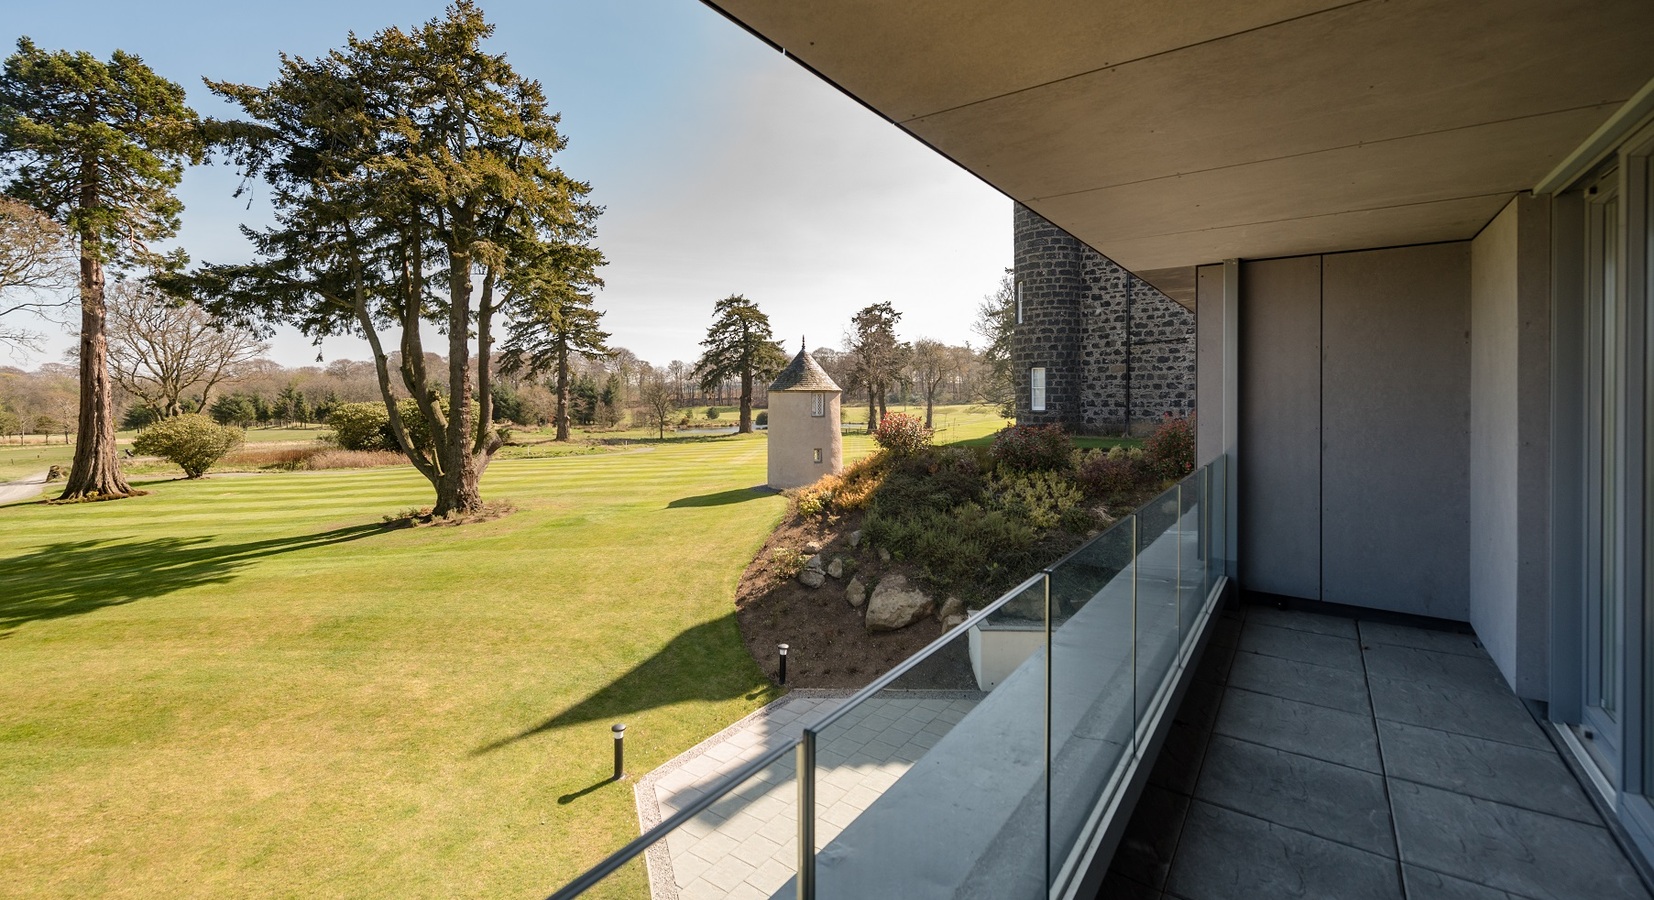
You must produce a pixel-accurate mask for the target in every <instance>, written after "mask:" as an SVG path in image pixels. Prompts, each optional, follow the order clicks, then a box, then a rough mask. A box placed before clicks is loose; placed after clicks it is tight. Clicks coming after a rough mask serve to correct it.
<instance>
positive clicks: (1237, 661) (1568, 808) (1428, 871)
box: [1101, 606, 1648, 900]
mask: <svg viewBox="0 0 1654 900" xmlns="http://www.w3.org/2000/svg"><path fill="white" fill-rule="evenodd" d="M1214 627H1215V628H1216V631H1215V632H1214V633H1213V636H1212V643H1211V645H1210V646H1209V647H1208V648H1207V651H1206V656H1205V658H1204V659H1203V660H1202V663H1201V668H1200V669H1199V670H1197V672H1198V674H1197V676H1196V681H1195V682H1194V684H1193V685H1192V686H1191V688H1190V690H1189V695H1188V697H1187V698H1186V699H1185V700H1184V703H1183V705H1182V707H1181V709H1180V710H1179V712H1178V715H1177V719H1176V721H1175V722H1174V724H1173V726H1172V731H1171V732H1170V734H1169V735H1168V737H1167V739H1166V744H1165V747H1164V749H1163V750H1162V751H1161V754H1160V758H1159V759H1158V761H1157V763H1156V765H1155V768H1154V770H1153V771H1152V774H1151V775H1150V780H1149V784H1148V786H1147V787H1146V788H1145V789H1144V793H1143V797H1142V799H1141V800H1140V801H1139V802H1138V804H1137V808H1136V809H1135V811H1134V813H1133V816H1132V819H1131V822H1130V824H1129V825H1128V826H1127V830H1126V833H1125V835H1124V837H1123V838H1122V840H1121V843H1120V847H1119V849H1118V850H1117V851H1116V852H1115V855H1114V860H1113V863H1112V866H1111V869H1110V873H1109V879H1108V880H1107V881H1106V882H1105V883H1104V886H1103V891H1102V894H1101V896H1102V897H1106V898H1111V900H1151V898H1152V900H1160V898H1180V900H1220V898H1221V900H1231V898H1247V897H1269V898H1293V897H1338V898H1351V900H1358V898H1374V900H1379V898H1385V900H1388V898H1403V897H1406V898H1432V900H1434V898H1463V900H1508V898H1536V900H1537V898H1581V900H1586V898H1589V900H1608V898H1639V900H1646V898H1647V897H1648V894H1647V893H1646V892H1645V891H1644V889H1643V885H1642V882H1641V881H1640V879H1639V878H1638V877H1637V874H1636V872H1635V870H1634V869H1633V868H1632V866H1631V863H1630V862H1629V861H1628V860H1627V858H1626V856H1625V854H1624V853H1623V851H1622V850H1621V849H1620V847H1619V845H1618V844H1617V843H1616V842H1615V840H1614V838H1613V836H1612V835H1611V834H1610V832H1609V831H1608V829H1607V828H1606V827H1604V824H1603V821H1602V818H1601V817H1600V816H1599V815H1598V813H1597V811H1596V809H1595V807H1593V806H1592V804H1591V802H1590V801H1589V800H1588V799H1587V796H1586V794H1585V791H1584V788H1583V787H1582V786H1581V784H1580V782H1579V781H1578V779H1576V778H1575V777H1574V775H1573V773H1572V772H1571V771H1570V770H1569V768H1568V767H1567V765H1566V764H1565V763H1564V762H1563V760H1562V759H1561V757H1560V756H1559V755H1558V754H1557V751H1556V749H1555V747H1554V746H1553V745H1552V743H1551V741H1550V740H1549V739H1548V738H1547V736H1546V733H1545V731H1544V730H1543V729H1542V728H1541V727H1540V725H1539V724H1538V723H1537V722H1536V721H1534V719H1533V717H1532V716H1531V715H1529V713H1528V711H1527V709H1526V708H1525V707H1524V706H1523V705H1522V703H1521V702H1520V701H1518V700H1517V699H1516V697H1515V696H1514V695H1513V694H1512V693H1511V691H1510V689H1509V688H1508V687H1506V685H1505V681H1504V679H1503V677H1502V676H1501V675H1500V674H1499V671H1498V669H1497V668H1495V667H1494V665H1493V662H1492V661H1491V660H1490V659H1488V656H1487V654H1486V652H1485V651H1483V650H1482V648H1481V645H1480V644H1479V643H1477V641H1476V638H1475V636H1474V635H1470V634H1453V633H1448V632H1442V631H1426V630H1422V629H1418V628H1407V627H1400V626H1396V625H1390V624H1380V623H1374V622H1368V621H1360V622H1358V621H1355V620H1352V619H1343V618H1334V617H1330V616H1322V615H1314V614H1310V613H1304V612H1286V611H1282V610H1278V609H1274V608H1271V607H1261V606H1254V607H1249V608H1247V609H1245V610H1243V611H1240V612H1235V613H1225V614H1224V617H1223V618H1222V619H1220V620H1219V621H1218V622H1216V623H1215V624H1214Z"/></svg>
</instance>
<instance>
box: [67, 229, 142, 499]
mask: <svg viewBox="0 0 1654 900" xmlns="http://www.w3.org/2000/svg"><path fill="white" fill-rule="evenodd" d="M81 247H82V250H81V257H80V419H79V422H80V424H79V428H80V433H79V437H78V439H77V440H76V441H75V461H74V463H73V465H72V466H71V467H70V469H69V481H68V484H67V485H66V486H65V487H64V489H63V494H62V495H61V496H60V497H59V498H58V499H60V500H89V499H100V500H103V499H111V498H117V497H126V496H130V495H131V494H132V488H131V487H130V486H129V485H127V483H126V479H125V478H124V477H122V475H121V464H120V461H119V460H118V459H116V458H115V396H114V390H113V388H112V385H111V384H110V380H109V365H108V356H109V337H108V329H107V323H106V319H107V313H106V309H105V307H104V296H103V289H104V284H103V263H102V262H100V261H99V260H98V257H97V252H96V251H97V245H96V242H95V239H93V238H92V237H91V236H89V235H85V234H83V235H82V236H81Z"/></svg>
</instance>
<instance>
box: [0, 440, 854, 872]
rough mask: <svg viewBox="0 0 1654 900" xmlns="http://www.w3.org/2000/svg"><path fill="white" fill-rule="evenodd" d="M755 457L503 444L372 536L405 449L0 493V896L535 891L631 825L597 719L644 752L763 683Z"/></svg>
mask: <svg viewBox="0 0 1654 900" xmlns="http://www.w3.org/2000/svg"><path fill="white" fill-rule="evenodd" d="M867 445H868V441H867V439H866V438H865V437H851V438H850V439H849V440H848V441H847V447H846V450H847V456H850V457H854V456H856V455H859V454H860V453H863V452H865V451H866V450H867ZM31 449H32V448H31ZM764 450H765V442H764V439H763V438H762V437H761V436H760V437H740V438H723V439H717V440H705V439H701V440H684V441H677V442H667V443H659V444H654V445H646V446H641V447H634V448H626V449H621V450H616V451H612V452H607V453H599V454H589V455H580V456H569V457H562V458H555V459H523V460H502V461H499V462H496V463H495V465H494V466H493V467H491V468H490V469H489V471H488V475H487V477H486V479H485V481H484V493H485V495H487V496H488V497H491V498H495V499H500V498H509V499H511V500H512V501H514V502H515V504H516V505H517V507H518V511H517V512H516V513H514V514H512V515H510V516H508V517H506V518H503V519H500V520H497V521H493V522H488V523H484V524H478V525H469V526H465V527H463V528H459V529H450V528H419V529H401V530H385V529H383V528H382V527H381V526H380V521H381V518H382V517H383V516H385V515H386V514H392V513H396V512H398V511H401V510H404V509H407V508H409V507H413V506H418V505H428V504H429V503H430V499H431V497H430V491H429V488H428V487H427V486H426V484H425V483H424V482H423V481H422V480H421V479H420V478H419V477H418V476H417V475H415V474H414V473H412V472H411V471H409V470H407V469H396V468H391V469H377V470H367V471H343V472H313V473H311V472H300V473H280V474H269V475H255V476H222V477H218V478H209V479H207V480H204V481H199V482H185V481H171V480H157V479H154V478H140V479H137V480H138V481H139V483H140V485H141V486H142V487H144V488H146V489H148V490H151V491H152V492H153V493H151V494H150V495H149V496H147V497H143V498H139V499H134V500H127V501H121V502H118V503H93V504H82V505H76V506H67V507H49V506H44V505H38V504H26V505H14V506H9V507H4V508H0V534H3V535H4V538H3V539H0V572H4V576H3V577H4V581H3V584H4V590H3V592H0V658H3V659H4V661H5V678H4V679H0V806H3V808H4V809H5V810H6V815H5V821H6V827H5V830H6V840H5V841H4V842H3V843H0V871H4V872H5V873H6V877H5V878H4V879H0V896H8V897H11V896H15V897H24V896H28V897H38V896H76V895H89V896H110V897H222V896H258V897H314V896H328V897H450V896H460V897H537V896H542V895H544V894H545V893H548V892H549V891H550V890H552V889H553V888H555V887H557V886H558V885H560V884H562V883H563V882H565V881H566V880H567V879H569V878H570V877H572V876H573V875H575V874H576V873H578V872H579V871H580V870H582V869H583V868H585V867H587V866H588V865H590V864H592V863H594V862H596V861H597V860H598V859H600V858H601V857H602V856H603V855H604V854H605V853H607V852H608V851H610V850H612V849H613V848H616V847H618V846H620V845H621V844H622V843H624V842H625V841H626V840H628V839H630V838H631V837H634V836H635V835H636V833H637V819H636V814H635V811H634V809H633V805H632V793H631V785H630V783H625V784H611V783H607V782H606V781H605V779H607V777H608V775H609V769H610V766H611V757H610V753H611V747H612V741H611V740H610V736H609V726H610V724H611V723H613V722H616V721H624V722H626V723H627V725H628V726H629V727H628V732H627V734H628V740H627V744H628V751H629V766H628V768H629V770H630V771H632V772H634V773H643V772H647V771H649V770H650V769H652V768H654V767H655V766H657V765H659V764H660V763H662V762H664V761H665V760H667V759H669V758H671V757H672V756H674V755H676V754H677V753H679V752H681V751H683V750H684V749H686V748H688V747H690V746H692V745H693V744H695V743H697V742H698V741H700V740H702V739H703V738H705V737H707V736H708V735H710V734H712V733H714V732H716V731H718V730H719V729H720V728H722V727H724V726H725V725H727V724H729V723H730V722H732V721H733V720H735V719H736V718H739V717H740V716H741V715H743V714H745V713H747V712H749V711H751V710H752V709H755V708H756V707H758V706H759V705H761V704H763V703H764V702H766V701H767V700H769V699H771V698H772V697H774V696H775V695H776V691H775V689H774V688H773V687H771V686H770V685H769V684H768V683H767V682H766V681H765V680H764V679H763V677H762V676H761V675H760V674H759V672H758V670H757V668H756V666H754V664H753V663H752V661H751V659H750V658H749V657H748V656H747V654H746V652H745V650H744V649H743V647H742V643H741V641H740V639H739V636H738V635H737V633H736V626H735V621H734V617H733V604H732V599H731V598H732V596H733V591H734V587H735V584H736V580H737V579H738V577H739V575H740V573H741V571H742V569H743V568H744V567H745V566H746V564H747V562H748V561H749V560H750V559H751V558H752V555H753V553H754V552H755V551H756V550H757V548H758V547H759V546H760V544H761V543H762V541H763V539H764V537H765V536H766V535H767V533H768V532H769V531H770V529H771V528H772V527H773V526H774V524H775V522H776V521H777V520H778V518H779V516H780V515H781V512H782V508H783V504H784V501H783V500H782V499H781V498H780V497H777V496H774V495H769V494H766V493H761V492H755V491H749V490H747V488H749V487H751V486H753V485H757V484H759V483H760V482H762V481H763V478H764V470H765V462H764ZM609 886H610V887H612V888H613V891H612V892H605V893H606V894H607V895H612V896H646V895H647V886H646V885H645V884H644V883H643V877H642V873H641V869H640V868H638V867H631V868H629V869H628V870H627V871H626V872H625V873H623V877H622V878H620V879H618V880H615V881H613V882H612V884H611V885H609Z"/></svg>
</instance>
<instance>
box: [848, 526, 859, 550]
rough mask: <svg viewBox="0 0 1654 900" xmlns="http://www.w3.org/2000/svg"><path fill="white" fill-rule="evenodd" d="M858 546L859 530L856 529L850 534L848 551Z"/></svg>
mask: <svg viewBox="0 0 1654 900" xmlns="http://www.w3.org/2000/svg"><path fill="white" fill-rule="evenodd" d="M859 544H861V529H859V528H858V529H856V530H855V531H852V532H850V549H851V550H854V549H856V547H857V546H858V545H859Z"/></svg>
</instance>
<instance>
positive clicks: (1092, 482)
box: [736, 417, 1193, 688]
mask: <svg viewBox="0 0 1654 900" xmlns="http://www.w3.org/2000/svg"><path fill="white" fill-rule="evenodd" d="M892 418H894V417H892ZM1166 430H1167V431H1168V432H1169V434H1168V435H1160V437H1161V440H1159V441H1156V440H1155V439H1153V438H1151V440H1150V442H1149V447H1150V450H1148V451H1128V450H1127V449H1125V448H1121V449H1119V450H1115V451H1113V452H1112V453H1104V452H1102V451H1099V450H1088V451H1076V450H1075V448H1074V447H1073V445H1072V442H1071V440H1070V439H1069V438H1068V436H1066V435H1064V434H1062V433H1061V432H1060V431H1057V430H1054V429H1031V428H1023V429H1008V430H1007V432H1005V433H1003V434H1002V439H1001V440H999V441H996V442H995V444H994V446H992V447H975V448H963V447H943V448H935V447H930V446H928V435H924V439H923V440H912V441H910V442H909V445H908V446H906V447H896V448H892V447H891V445H890V443H888V442H883V441H881V443H884V444H885V446H886V449H884V450H881V451H880V452H879V453H878V454H875V455H874V456H873V457H869V458H867V459H865V460H862V461H859V462H857V463H856V464H854V465H852V466H851V467H850V468H848V469H847V470H846V471H845V472H844V473H843V474H842V475H838V476H828V478H825V479H823V480H822V481H820V482H817V483H816V484H815V485H811V486H809V487H806V488H803V489H801V490H799V491H798V492H796V493H795V494H794V495H793V496H791V497H790V502H789V504H788V509H787V513H786V515H785V516H784V517H783V520H782V523H781V525H780V526H779V527H777V528H776V529H775V531H774V532H773V533H772V534H771V535H770V536H769V539H768V540H767V541H766V542H765V544H764V546H763V548H762V549H761V550H760V551H759V553H758V555H757V557H756V558H754V559H753V561H752V563H751V564H750V565H748V567H747V569H746V572H745V573H744V574H743V575H742V578H741V582H740V586H739V588H738V591H737V594H736V616H737V621H738V623H739V625H740V628H741V634H742V638H743V640H744V642H745V644H746V647H747V650H748V652H750V653H751V654H752V656H753V658H754V659H755V660H756V661H757V662H758V665H759V666H760V667H761V668H762V669H763V670H764V671H765V673H766V674H768V675H769V676H770V677H771V678H772V679H774V678H777V677H778V669H779V666H778V655H777V645H778V644H781V643H786V644H788V645H789V656H788V666H787V669H788V671H787V675H788V678H787V685H788V686H789V687H823V688H853V687H859V686H861V685H864V684H867V683H868V682H870V681H872V680H873V679H875V678H877V677H878V676H879V675H881V674H883V673H884V672H886V671H888V670H889V669H890V668H891V667H893V666H895V665H896V664H897V663H899V662H901V661H902V660H904V659H906V658H908V657H909V656H911V655H913V654H914V653H917V652H918V651H920V650H921V649H923V648H924V647H925V646H926V645H927V644H929V643H930V642H932V641H934V640H935V639H937V638H938V637H940V636H941V635H942V634H943V633H944V631H945V623H944V621H943V616H945V615H953V616H955V617H956V618H954V619H953V621H954V622H957V621H958V620H959V619H958V618H957V616H958V615H959V614H961V613H963V612H964V611H965V610H967V609H979V608H981V607H982V606H985V605H986V604H988V603H990V602H992V601H993V600H994V599H995V598H996V597H998V596H999V595H1000V594H1001V593H1002V592H1003V591H1005V590H1007V589H1009V588H1011V587H1013V586H1015V584H1016V583H1018V582H1020V581H1021V580H1023V579H1025V578H1026V577H1028V576H1029V575H1031V574H1033V573H1034V572H1037V571H1039V569H1040V568H1041V567H1043V566H1046V565H1050V564H1051V563H1053V562H1055V561H1056V560H1058V559H1060V558H1061V557H1062V556H1063V555H1064V554H1066V553H1068V552H1069V551H1071V550H1073V549H1074V548H1075V547H1078V546H1079V545H1080V544H1081V543H1082V542H1084V541H1085V540H1087V539H1088V538H1090V537H1092V536H1094V535H1096V534H1098V533H1100V532H1101V531H1102V530H1103V529H1105V528H1106V527H1108V526H1109V525H1110V524H1112V523H1113V522H1114V521H1116V520H1117V519H1118V518H1119V517H1121V516H1123V515H1125V514H1126V513H1128V512H1130V511H1131V510H1132V509H1134V508H1136V507H1137V506H1139V505H1141V504H1142V503H1144V502H1146V501H1147V500H1149V499H1150V498H1151V497H1153V496H1154V495H1155V494H1157V493H1159V491H1160V490H1161V488H1162V487H1163V486H1164V484H1165V483H1166V480H1167V479H1168V478H1169V477H1171V474H1169V473H1173V470H1180V469H1181V467H1184V466H1186V465H1189V464H1192V459H1190V460H1184V459H1183V457H1184V456H1191V457H1192V450H1193V448H1192V440H1185V439H1184V438H1185V436H1186V435H1188V433H1189V431H1190V430H1191V429H1190V426H1189V424H1188V423H1187V422H1186V421H1184V420H1176V421H1175V422H1173V423H1169V424H1168V426H1166ZM858 539H859V540H858ZM853 542H854V543H855V546H852V543H853ZM812 556H814V557H816V560H815V564H816V566H817V567H819V568H820V569H821V571H822V575H821V577H820V581H821V584H820V585H819V586H817V587H810V586H808V585H807V584H805V583H803V582H802V581H801V580H800V579H799V577H798V576H799V574H800V572H801V570H802V569H803V568H804V565H805V560H806V559H808V558H809V557H812ZM835 561H836V562H837V566H835V565H834V563H835ZM835 571H837V573H838V574H837V575H834V574H833V573H834V572H835ZM897 575H899V576H901V577H902V578H903V579H904V580H905V581H906V582H907V583H908V584H909V585H911V586H915V587H918V588H920V589H922V590H923V591H924V592H925V594H927V595H928V596H929V597H930V598H931V600H932V601H933V603H934V607H935V609H934V612H933V613H932V614H926V615H923V616H922V617H920V618H918V619H917V620H916V621H914V622H913V623H912V624H909V625H907V626H906V627H902V628H899V629H897V630H894V631H873V630H870V629H869V628H868V627H867V624H866V622H867V620H866V614H867V609H868V605H857V604H853V603H852V602H851V601H850V599H849V598H848V597H847V586H848V585H849V584H850V582H851V581H852V579H856V580H858V581H859V583H860V584H861V585H863V586H864V587H866V588H873V587H875V586H876V585H878V584H880V583H882V582H884V581H885V580H886V579H889V578H892V577H893V576H897ZM812 580H814V579H813V578H812ZM857 596H861V594H860V593H859V592H858V594H857ZM955 601H956V602H955Z"/></svg>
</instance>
